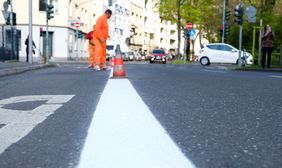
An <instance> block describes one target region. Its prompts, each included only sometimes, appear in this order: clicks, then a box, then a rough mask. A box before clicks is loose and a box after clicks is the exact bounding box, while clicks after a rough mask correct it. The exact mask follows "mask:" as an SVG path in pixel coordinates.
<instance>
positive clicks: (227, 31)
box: [224, 23, 229, 41]
mask: <svg viewBox="0 0 282 168" xmlns="http://www.w3.org/2000/svg"><path fill="white" fill-rule="evenodd" d="M228 34H229V25H228V24H227V23H226V24H225V25H224V41H227V37H228Z"/></svg>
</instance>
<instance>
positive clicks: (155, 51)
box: [153, 50, 165, 54]
mask: <svg viewBox="0 0 282 168" xmlns="http://www.w3.org/2000/svg"><path fill="white" fill-rule="evenodd" d="M153 53H154V54H165V52H164V50H153Z"/></svg>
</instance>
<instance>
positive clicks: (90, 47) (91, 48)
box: [88, 43, 95, 67]
mask: <svg viewBox="0 0 282 168" xmlns="http://www.w3.org/2000/svg"><path fill="white" fill-rule="evenodd" d="M88 52H89V59H88V65H89V66H93V67H94V66H95V58H94V44H91V43H89V44H88Z"/></svg>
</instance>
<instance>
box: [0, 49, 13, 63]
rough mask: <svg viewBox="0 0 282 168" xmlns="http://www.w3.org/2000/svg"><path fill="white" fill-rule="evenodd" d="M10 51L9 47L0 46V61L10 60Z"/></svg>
mask: <svg viewBox="0 0 282 168" xmlns="http://www.w3.org/2000/svg"><path fill="white" fill-rule="evenodd" d="M11 55H12V51H11V50H10V49H7V48H4V47H0V61H5V60H11Z"/></svg>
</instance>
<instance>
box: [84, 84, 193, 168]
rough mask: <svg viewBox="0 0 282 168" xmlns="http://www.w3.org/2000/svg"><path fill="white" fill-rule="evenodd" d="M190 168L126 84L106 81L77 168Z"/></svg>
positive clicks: (179, 151) (178, 150)
mask: <svg viewBox="0 0 282 168" xmlns="http://www.w3.org/2000/svg"><path fill="white" fill-rule="evenodd" d="M90 167H94V168H193V167H194V165H193V164H192V162H191V161H189V160H188V159H187V158H186V157H185V156H184V155H183V153H182V152H181V150H180V149H179V148H178V147H177V145H176V144H175V143H174V142H173V140H172V139H171V138H170V137H169V135H168V134H167V132H166V131H165V130H164V129H163V128H162V126H161V125H160V123H159V122H158V121H157V119H156V118H155V117H154V116H153V114H152V112H151V111H150V110H149V108H148V107H147V106H146V105H145V103H144V102H143V101H142V99H141V98H140V96H139V95H138V94H137V92H136V91H135V89H134V88H133V86H132V85H131V83H130V82H129V80H127V79H110V80H109V81H108V83H107V85H106V87H105V90H104V92H103V94H102V96H101V99H100V101H99V103H98V106H97V109H96V111H95V113H94V117H93V119H92V123H91V125H90V127H89V130H88V136H87V139H86V142H85V144H84V148H83V151H82V153H81V158H80V163H79V168H90Z"/></svg>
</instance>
